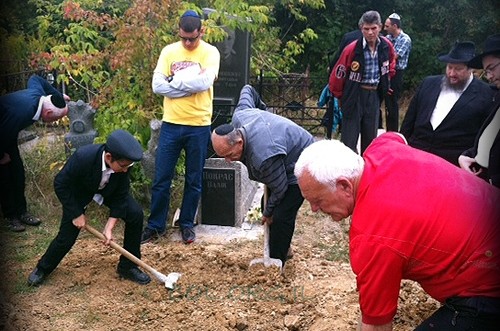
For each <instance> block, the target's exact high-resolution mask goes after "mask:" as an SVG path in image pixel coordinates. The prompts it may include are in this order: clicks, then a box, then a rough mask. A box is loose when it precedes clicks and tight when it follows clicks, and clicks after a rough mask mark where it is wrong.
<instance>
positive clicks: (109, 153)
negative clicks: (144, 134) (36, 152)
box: [28, 130, 151, 286]
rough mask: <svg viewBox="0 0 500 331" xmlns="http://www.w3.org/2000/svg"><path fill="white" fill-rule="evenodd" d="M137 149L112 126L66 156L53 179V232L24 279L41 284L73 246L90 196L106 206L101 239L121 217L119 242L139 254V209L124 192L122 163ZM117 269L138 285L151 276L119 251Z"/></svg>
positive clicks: (135, 158) (134, 155) (127, 182)
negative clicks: (57, 212) (56, 214)
mask: <svg viewBox="0 0 500 331" xmlns="http://www.w3.org/2000/svg"><path fill="white" fill-rule="evenodd" d="M142 155H143V152H142V147H141V145H140V144H139V142H137V140H135V138H134V137H133V136H132V135H131V134H130V133H128V132H126V131H123V130H116V131H114V132H112V133H111V134H110V136H109V137H108V139H107V141H106V144H94V145H85V146H82V147H80V148H79V149H78V150H77V151H76V152H75V153H74V154H73V155H72V156H71V157H70V158H69V159H68V161H67V162H66V164H65V165H64V167H63V169H62V170H61V171H60V172H59V173H58V174H57V176H56V178H55V180H54V188H55V191H56V194H57V197H58V198H59V200H60V201H61V204H62V207H63V215H62V220H61V226H60V228H59V233H58V234H57V236H56V238H55V239H54V240H52V242H51V243H50V246H49V248H48V249H47V251H46V252H45V254H44V255H43V256H42V258H41V259H40V260H39V261H38V263H37V265H36V268H35V269H34V270H33V271H32V272H31V274H30V275H29V277H28V284H29V285H31V286H37V285H40V284H42V283H43V281H44V280H45V278H46V277H47V276H48V275H49V274H50V273H51V272H52V271H53V270H54V269H55V268H56V267H57V265H58V264H59V263H60V262H61V260H62V259H63V257H64V256H65V255H66V254H67V253H68V252H69V251H70V249H71V247H73V245H74V243H75V241H76V238H77V237H78V234H79V233H80V230H81V229H82V228H84V227H85V224H86V222H87V219H86V216H85V209H86V207H87V205H88V204H89V203H90V202H91V201H92V200H94V201H96V202H97V203H98V204H104V205H106V206H107V207H109V218H108V222H107V223H106V225H105V227H104V230H103V234H104V236H105V237H106V244H109V243H110V241H111V240H113V234H112V230H113V228H114V226H115V224H116V223H117V222H118V219H122V220H123V221H124V222H125V234H124V238H123V247H124V248H125V249H126V250H127V251H129V252H130V253H131V254H133V255H134V256H136V257H137V258H140V257H141V248H140V247H141V233H142V223H143V218H144V214H143V211H142V208H141V207H140V206H139V204H138V203H137V202H136V201H135V200H134V198H133V197H132V195H131V194H130V192H129V188H130V179H129V175H128V169H129V168H130V167H131V166H132V165H133V164H134V162H137V161H140V160H141V159H142ZM117 272H118V275H119V276H120V277H121V278H125V279H129V280H132V281H134V282H136V283H139V284H141V285H142V284H147V283H149V282H150V281H151V279H150V277H149V276H148V275H147V274H145V273H144V272H142V271H141V270H140V269H139V268H138V267H137V266H136V265H135V264H134V263H133V262H132V261H130V260H129V259H127V258H126V257H124V256H123V255H122V256H120V262H119V263H118V268H117Z"/></svg>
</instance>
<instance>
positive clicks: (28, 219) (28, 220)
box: [21, 213, 42, 226]
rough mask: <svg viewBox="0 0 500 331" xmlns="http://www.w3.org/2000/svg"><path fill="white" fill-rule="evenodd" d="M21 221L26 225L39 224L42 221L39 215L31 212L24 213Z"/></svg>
mask: <svg viewBox="0 0 500 331" xmlns="http://www.w3.org/2000/svg"><path fill="white" fill-rule="evenodd" d="M21 222H23V223H24V224H26V225H31V226H38V225H40V223H42V221H40V219H39V218H38V217H35V216H33V215H31V214H30V213H24V214H22V215H21Z"/></svg>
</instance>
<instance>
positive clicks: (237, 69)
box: [214, 28, 250, 105]
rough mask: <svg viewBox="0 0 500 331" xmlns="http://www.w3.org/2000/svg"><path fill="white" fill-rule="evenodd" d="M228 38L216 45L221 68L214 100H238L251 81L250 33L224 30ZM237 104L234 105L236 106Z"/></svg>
mask: <svg viewBox="0 0 500 331" xmlns="http://www.w3.org/2000/svg"><path fill="white" fill-rule="evenodd" d="M224 30H225V31H226V33H227V34H228V36H227V37H226V39H225V40H223V41H221V42H217V43H214V45H215V46H216V47H217V49H218V50H219V52H220V55H221V59H220V68H219V75H218V77H217V80H216V81H215V83H214V98H216V99H217V98H225V99H233V100H235V101H237V100H238V97H239V95H240V91H241V89H242V87H243V86H245V84H248V82H249V79H250V33H249V32H247V31H241V30H230V29H228V28H224ZM235 104H236V102H234V103H233V105H235Z"/></svg>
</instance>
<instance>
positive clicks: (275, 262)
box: [250, 223, 283, 272]
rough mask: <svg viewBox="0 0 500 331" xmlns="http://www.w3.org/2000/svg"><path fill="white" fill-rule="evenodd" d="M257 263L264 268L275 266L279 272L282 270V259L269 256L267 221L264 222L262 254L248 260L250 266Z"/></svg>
mask: <svg viewBox="0 0 500 331" xmlns="http://www.w3.org/2000/svg"><path fill="white" fill-rule="evenodd" d="M257 263H262V264H264V266H265V267H266V268H268V267H271V266H276V267H278V268H279V269H280V272H282V271H283V261H281V260H280V259H273V258H271V257H270V256H269V225H268V224H267V223H265V224H264V256H263V257H262V258H257V259H253V260H252V261H250V266H253V265H254V264H257Z"/></svg>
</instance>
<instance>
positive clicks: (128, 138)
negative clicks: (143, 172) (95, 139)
mask: <svg viewBox="0 0 500 331" xmlns="http://www.w3.org/2000/svg"><path fill="white" fill-rule="evenodd" d="M106 151H107V152H109V153H111V155H113V157H115V158H117V157H119V158H123V159H126V160H130V161H133V162H136V161H140V160H141V159H142V153H143V152H142V147H141V144H139V142H138V141H137V140H136V139H135V138H134V136H132V135H131V134H130V133H128V132H127V131H125V130H116V131H113V132H111V134H110V135H109V137H108V140H106Z"/></svg>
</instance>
